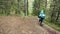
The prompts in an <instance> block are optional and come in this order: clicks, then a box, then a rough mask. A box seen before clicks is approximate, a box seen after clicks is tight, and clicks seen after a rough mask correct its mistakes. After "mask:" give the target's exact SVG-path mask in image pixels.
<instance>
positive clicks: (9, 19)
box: [0, 16, 50, 34]
mask: <svg viewBox="0 0 60 34" xmlns="http://www.w3.org/2000/svg"><path fill="white" fill-rule="evenodd" d="M36 18H37V17H33V16H32V17H27V16H25V17H20V16H4V17H3V16H0V34H50V33H49V32H47V30H46V29H45V28H43V27H41V26H39V25H38V24H37V22H38V20H37V19H36Z"/></svg>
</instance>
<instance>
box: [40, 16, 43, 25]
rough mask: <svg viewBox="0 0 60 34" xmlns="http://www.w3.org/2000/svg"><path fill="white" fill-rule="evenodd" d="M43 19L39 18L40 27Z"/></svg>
mask: <svg viewBox="0 0 60 34" xmlns="http://www.w3.org/2000/svg"><path fill="white" fill-rule="evenodd" d="M43 19H44V18H42V17H40V18H39V22H40V25H42V22H43Z"/></svg>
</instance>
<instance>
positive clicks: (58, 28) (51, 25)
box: [44, 21, 60, 32]
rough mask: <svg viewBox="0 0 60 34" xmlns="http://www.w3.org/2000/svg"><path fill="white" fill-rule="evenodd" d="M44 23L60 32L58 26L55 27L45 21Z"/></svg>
mask: <svg viewBox="0 0 60 34" xmlns="http://www.w3.org/2000/svg"><path fill="white" fill-rule="evenodd" d="M44 23H45V24H47V25H48V26H50V27H52V28H53V29H55V30H57V31H59V32H60V26H59V25H56V24H54V23H50V22H47V21H44Z"/></svg>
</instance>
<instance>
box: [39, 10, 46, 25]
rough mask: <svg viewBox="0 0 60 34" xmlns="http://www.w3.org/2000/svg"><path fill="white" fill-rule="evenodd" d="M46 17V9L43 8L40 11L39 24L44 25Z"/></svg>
mask: <svg viewBox="0 0 60 34" xmlns="http://www.w3.org/2000/svg"><path fill="white" fill-rule="evenodd" d="M44 18H45V14H44V11H43V10H41V11H40V13H39V24H40V26H42V22H43V20H44Z"/></svg>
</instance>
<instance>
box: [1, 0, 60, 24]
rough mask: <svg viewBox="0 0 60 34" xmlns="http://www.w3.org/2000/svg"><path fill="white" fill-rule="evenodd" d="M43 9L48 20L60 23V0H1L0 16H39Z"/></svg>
mask: <svg viewBox="0 0 60 34" xmlns="http://www.w3.org/2000/svg"><path fill="white" fill-rule="evenodd" d="M42 9H43V10H44V12H45V14H46V17H45V20H46V21H48V22H51V23H54V24H56V25H60V0H0V16H9V15H19V16H38V15H39V12H40V10H42Z"/></svg>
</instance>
